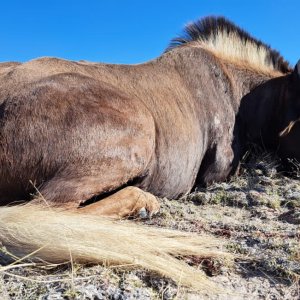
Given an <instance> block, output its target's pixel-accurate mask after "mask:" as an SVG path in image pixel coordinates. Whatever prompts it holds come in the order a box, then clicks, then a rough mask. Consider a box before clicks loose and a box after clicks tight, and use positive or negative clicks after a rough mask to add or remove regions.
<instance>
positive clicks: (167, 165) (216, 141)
mask: <svg viewBox="0 0 300 300" xmlns="http://www.w3.org/2000/svg"><path fill="white" fill-rule="evenodd" d="M224 26H225V25H224ZM270 51H271V50H270ZM270 53H271V52H270ZM273 54H274V53H273ZM273 54H272V55H271V54H270V59H274V61H275V62H274V67H275V68H274V70H270V72H268V73H265V72H261V71H260V70H257V69H255V67H253V66H251V65H247V63H245V62H239V61H236V62H232V61H230V60H228V59H226V58H222V57H219V56H217V55H216V54H214V53H212V52H210V51H208V50H207V49H204V48H201V47H190V46H189V43H185V44H184V45H183V46H181V47H175V48H173V49H172V50H170V51H168V52H166V53H165V54H163V55H162V56H161V57H159V58H158V59H156V60H153V61H150V62H148V63H145V64H140V65H135V66H134V65H132V66H130V65H109V64H98V63H95V64H94V63H85V62H72V61H65V60H60V59H56V58H40V59H36V60H33V61H29V62H27V63H24V64H11V65H7V64H5V65H3V67H1V65H0V166H1V169H0V202H1V204H7V203H11V202H13V201H18V200H23V199H29V198H30V197H31V196H30V193H33V192H34V191H35V189H34V187H33V185H34V186H35V187H36V188H38V190H39V191H40V193H41V194H42V195H43V196H44V197H45V199H46V200H47V201H48V203H53V204H55V205H61V206H65V207H70V208H72V207H78V206H79V205H80V204H82V203H84V202H85V201H86V200H88V199H91V198H92V197H94V196H97V195H102V194H104V193H106V192H110V191H114V190H117V189H119V188H120V187H123V186H126V185H129V184H133V185H136V186H138V187H140V188H142V189H143V190H145V191H149V192H151V193H153V194H154V195H157V196H167V197H173V198H178V197H179V196H181V195H184V194H186V193H188V192H190V191H191V189H192V188H193V187H194V186H195V185H197V184H208V183H210V182H212V181H219V180H224V179H226V178H227V177H228V176H229V175H230V174H231V173H233V172H234V171H235V170H236V168H237V166H238V163H239V160H240V158H241V156H242V154H243V152H244V151H245V145H246V142H247V141H249V140H257V139H258V136H259V134H260V132H261V130H262V128H263V130H264V131H266V136H268V137H269V136H273V135H274V139H272V141H271V140H270V143H269V145H270V148H271V149H275V148H276V147H277V146H278V138H277V136H278V132H279V131H278V130H282V129H284V128H283V127H284V125H285V123H286V122H287V121H282V122H281V123H280V124H276V126H275V127H276V128H275V127H274V126H273V124H274V122H275V123H276V117H277V116H278V113H279V112H280V110H281V107H282V105H283V104H280V103H282V101H284V97H285V96H284V95H285V92H284V87H285V86H286V82H287V81H288V80H290V79H289V78H290V77H291V76H292V75H285V76H283V75H284V74H283V73H279V72H288V71H289V69H288V66H287V65H286V64H285V62H283V61H282V58H281V57H280V56H279V55H278V56H276V55H275V54H274V55H273ZM275 56H276V57H275ZM280 75H282V76H283V77H280V78H276V79H272V78H275V77H278V76H280ZM271 79H272V80H271ZM269 80H271V81H270V83H267V86H266V87H265V85H264V82H268V81H269ZM273 86H274V87H275V88H276V91H278V93H277V92H276V93H275V90H273ZM252 91H253V92H252ZM279 95H281V96H280V97H279ZM249 98H251V99H250V100H249V101H248V100H247V99H249ZM252 98H254V99H252ZM241 99H243V100H242V106H241V105H240V104H241ZM270 103H271V104H272V105H271V106H270ZM255 105H257V106H255ZM257 114H258V118H259V119H258V120H265V121H264V122H271V123H268V124H265V123H264V124H261V122H260V121H258V122H257V121H256V120H255V118H256V116H257ZM276 114H277V115H276ZM269 115H270V117H268V118H266V116H269ZM272 122H273V123H272ZM251 124H252V125H253V126H252V125H251ZM277 127H278V128H277ZM252 131H253V132H252ZM273 131H274V132H273ZM247 136H248V137H247ZM245 137H246V138H245ZM275 137H276V138H275Z"/></svg>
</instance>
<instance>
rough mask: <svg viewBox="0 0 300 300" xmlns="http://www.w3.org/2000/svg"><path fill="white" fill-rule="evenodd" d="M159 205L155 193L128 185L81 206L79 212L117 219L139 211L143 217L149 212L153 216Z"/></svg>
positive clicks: (136, 213)
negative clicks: (105, 196) (101, 198)
mask: <svg viewBox="0 0 300 300" xmlns="http://www.w3.org/2000/svg"><path fill="white" fill-rule="evenodd" d="M159 206H160V205H159V202H158V201H157V199H156V197H155V196H154V195H152V194H150V193H148V192H144V191H142V190H141V189H139V188H137V187H134V186H128V187H126V188H124V189H122V190H120V191H118V192H116V193H115V194H113V195H111V196H109V197H107V198H105V199H103V200H100V201H98V202H96V203H93V204H89V205H87V206H85V207H83V208H79V209H78V212H81V213H85V214H93V215H99V216H107V217H111V218H117V219H119V218H124V217H126V216H132V215H138V214H139V213H140V215H141V216H142V217H146V216H147V214H148V215H150V216H151V215H153V214H155V213H157V212H158V210H159Z"/></svg>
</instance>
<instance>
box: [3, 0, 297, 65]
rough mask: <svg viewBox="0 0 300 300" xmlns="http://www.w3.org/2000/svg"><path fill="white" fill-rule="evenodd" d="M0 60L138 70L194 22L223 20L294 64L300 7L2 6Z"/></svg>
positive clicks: (132, 0) (187, 0) (277, 0)
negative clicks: (58, 60)
mask: <svg viewBox="0 0 300 300" xmlns="http://www.w3.org/2000/svg"><path fill="white" fill-rule="evenodd" d="M1 2H2V4H0V9H1V18H0V37H1V45H0V61H26V60H29V59H32V58H35V57H39V56H57V57H62V58H66V59H70V60H80V59H85V60H90V61H99V62H100V61H102V62H111V63H139V62H143V61H147V60H150V59H152V58H154V57H157V56H159V55H160V54H161V53H162V52H163V50H164V49H165V48H166V46H167V45H168V43H169V41H170V39H171V38H173V37H174V36H176V35H177V34H179V33H180V32H181V30H182V28H183V26H184V24H186V23H187V22H189V21H192V20H197V19H198V18H201V17H204V16H207V15H223V16H225V17H227V18H229V19H231V20H232V21H233V22H235V23H236V24H238V25H239V26H241V27H242V28H244V29H246V30H247V31H248V32H250V33H251V34H252V35H253V36H255V37H257V38H259V39H261V40H263V41H264V42H266V43H267V44H270V45H271V46H272V47H273V48H275V49H277V50H279V51H280V52H281V53H282V55H283V56H284V57H285V58H286V59H287V60H289V61H290V62H291V63H292V64H295V63H296V62H297V60H298V59H299V58H300V34H299V33H300V26H299V25H300V15H299V12H300V1H299V0H288V1H287V0H286V1H284V0H273V1H269V0H266V1H264V0H260V1H258V0H251V1H250V0H249V1H241V0H240V1H237V0H236V1H234V0H226V1H225V0H224V1H221V0H219V1H213V0H203V1H201V0H198V1H196V0H194V1H191V0H182V1H177V0H173V1H170V0H165V1H164V0H160V1H158V0H152V1H141V0H140V1H137V0H128V1H126V0H123V1H122V0H119V1H117V0H106V1H101V0H97V1H96V0H94V1H88V0H86V1H77V0H73V1H69V0H60V1H58V0H51V1H42V0H39V1H30V0H28V1H24V0H23V1H21V0H19V1H16V0H9V1H8V0H7V1H1Z"/></svg>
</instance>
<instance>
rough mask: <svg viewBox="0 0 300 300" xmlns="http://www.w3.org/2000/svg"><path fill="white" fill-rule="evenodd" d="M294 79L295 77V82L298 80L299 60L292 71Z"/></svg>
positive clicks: (299, 78) (299, 76) (299, 75)
mask: <svg viewBox="0 0 300 300" xmlns="http://www.w3.org/2000/svg"><path fill="white" fill-rule="evenodd" d="M294 77H295V78H296V79H297V80H300V59H299V60H298V62H297V64H296V66H295V69H294Z"/></svg>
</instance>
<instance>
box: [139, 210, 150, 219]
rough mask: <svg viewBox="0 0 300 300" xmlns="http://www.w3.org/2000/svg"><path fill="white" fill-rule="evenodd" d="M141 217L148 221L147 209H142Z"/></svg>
mask: <svg viewBox="0 0 300 300" xmlns="http://www.w3.org/2000/svg"><path fill="white" fill-rule="evenodd" d="M139 217H140V218H141V219H146V218H147V217H148V212H147V210H146V208H145V207H142V208H141V209H140V211H139Z"/></svg>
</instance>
